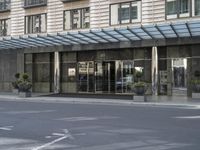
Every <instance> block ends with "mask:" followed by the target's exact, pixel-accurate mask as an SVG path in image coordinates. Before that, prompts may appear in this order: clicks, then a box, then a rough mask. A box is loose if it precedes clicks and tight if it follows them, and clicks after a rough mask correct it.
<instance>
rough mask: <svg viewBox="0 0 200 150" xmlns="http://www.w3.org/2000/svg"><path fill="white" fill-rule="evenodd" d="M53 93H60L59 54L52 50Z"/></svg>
mask: <svg viewBox="0 0 200 150" xmlns="http://www.w3.org/2000/svg"><path fill="white" fill-rule="evenodd" d="M54 93H60V55H59V52H54Z"/></svg>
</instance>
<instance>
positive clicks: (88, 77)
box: [78, 61, 94, 92]
mask: <svg viewBox="0 0 200 150" xmlns="http://www.w3.org/2000/svg"><path fill="white" fill-rule="evenodd" d="M78 68H79V69H78V70H79V82H78V83H79V85H78V87H79V92H93V91H94V62H92V61H89V62H79V63H78Z"/></svg>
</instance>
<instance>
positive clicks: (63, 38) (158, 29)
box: [0, 21, 200, 49]
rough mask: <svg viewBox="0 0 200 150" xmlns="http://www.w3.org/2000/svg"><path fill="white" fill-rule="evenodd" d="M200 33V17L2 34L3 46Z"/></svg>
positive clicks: (138, 38)
mask: <svg viewBox="0 0 200 150" xmlns="http://www.w3.org/2000/svg"><path fill="white" fill-rule="evenodd" d="M196 36H200V21H188V22H177V23H160V24H151V25H142V26H129V27H119V28H113V27H111V28H104V29H91V30H84V31H70V32H60V33H56V34H34V35H22V36H13V37H12V36H7V37H1V38H0V49H17V48H30V47H42V46H59V45H77V44H99V43H114V42H124V41H130V42H131V41H142V40H157V39H170V38H185V37H196Z"/></svg>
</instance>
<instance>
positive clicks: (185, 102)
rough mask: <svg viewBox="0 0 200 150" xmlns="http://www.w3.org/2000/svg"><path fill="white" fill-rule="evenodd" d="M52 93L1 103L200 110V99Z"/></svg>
mask: <svg viewBox="0 0 200 150" xmlns="http://www.w3.org/2000/svg"><path fill="white" fill-rule="evenodd" d="M48 95H50V93H32V97H29V98H21V97H19V96H18V95H15V94H13V93H0V101H25V102H27V101H29V102H51V103H54V102H55V103H56V102H61V103H81V104H84V103H87V104H103V105H104V104H105V105H106V104H112V105H147V106H148V105H149V106H180V107H182V106H183V107H185V106H188V107H194V108H199V109H200V99H199V100H198V99H197V100H192V99H191V98H185V97H168V96H156V97H154V96H150V97H149V98H148V101H147V102H143V101H137V100H124V99H100V98H80V97H76V98H74V97H59V96H58V97H56V96H53V97H52V96H48Z"/></svg>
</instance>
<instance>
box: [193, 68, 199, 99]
mask: <svg viewBox="0 0 200 150" xmlns="http://www.w3.org/2000/svg"><path fill="white" fill-rule="evenodd" d="M194 76H195V79H193V80H191V84H192V97H193V98H200V71H198V70H196V71H195V72H194Z"/></svg>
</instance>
